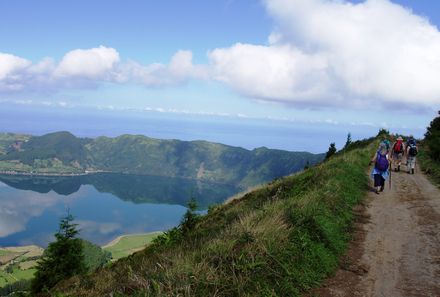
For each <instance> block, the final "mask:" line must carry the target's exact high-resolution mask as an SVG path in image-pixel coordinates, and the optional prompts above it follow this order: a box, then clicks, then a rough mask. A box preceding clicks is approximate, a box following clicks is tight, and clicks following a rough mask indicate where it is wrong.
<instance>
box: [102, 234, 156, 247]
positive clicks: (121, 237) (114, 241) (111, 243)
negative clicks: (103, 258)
mask: <svg viewBox="0 0 440 297" xmlns="http://www.w3.org/2000/svg"><path fill="white" fill-rule="evenodd" d="M161 233H163V231H152V232H147V233H133V234H123V235H119V236H118V237H116V238H115V239H113V240H111V241H109V242H108V243H106V244H105V245H102V246H101V248H102V249H105V248H111V247H112V246H115V245H117V244H118V243H119V242H120V241H121V240H122V239H124V238H127V237H132V236H146V235H153V234H161Z"/></svg>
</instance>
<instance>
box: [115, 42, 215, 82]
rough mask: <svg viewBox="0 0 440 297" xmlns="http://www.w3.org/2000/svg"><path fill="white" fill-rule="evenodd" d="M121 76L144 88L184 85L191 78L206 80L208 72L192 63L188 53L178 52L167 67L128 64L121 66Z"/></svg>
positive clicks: (135, 63)
mask: <svg viewBox="0 0 440 297" xmlns="http://www.w3.org/2000/svg"><path fill="white" fill-rule="evenodd" d="M122 76H123V77H125V80H128V81H135V82H138V83H140V84H143V85H145V86H152V87H161V86H169V85H176V84H181V83H185V82H186V81H187V80H189V79H191V78H198V79H206V78H207V77H208V72H207V68H206V66H202V65H194V64H193V63H192V53H191V52H190V51H178V52H177V53H176V54H174V56H173V57H172V58H171V61H170V63H169V64H168V65H164V64H159V63H154V64H150V65H146V66H144V65H140V64H139V63H137V62H134V61H132V62H129V63H127V64H125V65H123V75H122Z"/></svg>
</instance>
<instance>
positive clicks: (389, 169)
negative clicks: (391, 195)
mask: <svg viewBox="0 0 440 297" xmlns="http://www.w3.org/2000/svg"><path fill="white" fill-rule="evenodd" d="M388 171H389V172H390V180H389V182H388V183H389V185H390V189H391V171H392V170H391V163H390V167H389V168H388Z"/></svg>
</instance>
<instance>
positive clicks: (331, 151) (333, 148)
mask: <svg viewBox="0 0 440 297" xmlns="http://www.w3.org/2000/svg"><path fill="white" fill-rule="evenodd" d="M335 153H336V144H335V143H334V142H332V143H330V146H329V148H328V151H327V153H326V154H325V159H326V160H327V159H328V158H330V157H331V156H333V155H334V154H335Z"/></svg>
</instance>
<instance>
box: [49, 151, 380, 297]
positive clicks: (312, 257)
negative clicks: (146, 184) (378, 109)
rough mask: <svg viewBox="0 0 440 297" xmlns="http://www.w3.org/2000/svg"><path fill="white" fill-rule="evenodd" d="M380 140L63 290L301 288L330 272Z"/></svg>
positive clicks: (138, 292) (250, 291) (228, 292)
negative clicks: (180, 236)
mask: <svg viewBox="0 0 440 297" xmlns="http://www.w3.org/2000/svg"><path fill="white" fill-rule="evenodd" d="M376 145H377V143H374V144H370V145H368V146H367V147H361V148H356V149H354V150H351V151H350V152H348V153H345V154H339V155H337V156H334V157H333V158H331V159H330V160H329V161H328V162H325V163H323V164H321V165H318V166H316V167H313V168H311V169H309V170H307V171H305V172H303V173H301V174H298V175H295V176H289V177H286V178H283V179H279V180H276V181H274V182H272V183H271V184H269V185H267V186H265V187H262V188H261V189H258V190H255V191H253V192H251V193H248V194H246V195H245V196H243V197H242V198H241V199H237V200H234V201H232V202H230V203H229V204H226V205H223V206H220V207H217V208H215V209H213V210H211V211H210V212H209V214H208V215H206V216H205V217H204V218H203V219H202V220H201V221H200V222H199V223H198V225H197V226H196V228H195V229H194V230H193V231H192V232H191V233H189V234H188V235H187V236H185V237H184V238H183V239H177V240H172V239H173V236H172V233H168V234H165V235H164V236H163V239H164V240H163V241H162V243H161V244H159V243H156V244H152V245H150V246H149V247H148V248H146V249H145V250H143V251H142V252H138V253H135V254H133V255H132V256H130V257H128V258H125V259H121V260H120V261H118V262H116V263H114V264H113V265H112V266H111V267H110V268H106V269H102V270H100V271H98V272H96V273H95V274H92V275H89V276H87V277H76V278H73V279H71V280H68V281H66V282H64V283H62V284H59V285H58V287H57V288H56V290H59V291H61V292H63V294H65V295H68V296H105V295H107V294H110V293H113V294H114V296H118V294H119V295H127V294H133V295H135V296H214V295H215V296H255V292H259V293H258V294H259V296H300V295H301V294H302V293H303V292H305V291H307V290H308V289H309V288H311V287H314V286H316V285H318V284H319V282H320V281H321V280H322V279H323V278H325V277H326V276H328V275H329V274H331V273H332V272H333V271H334V270H335V269H336V267H337V265H338V258H339V257H340V256H341V255H342V254H343V252H344V250H345V247H346V244H347V242H348V240H349V239H350V230H351V222H352V218H353V214H352V207H353V206H354V205H356V204H357V203H359V201H360V200H361V199H362V197H363V196H364V195H365V191H366V189H367V184H368V178H367V176H366V174H365V170H366V168H367V166H368V162H369V160H370V157H371V155H372V154H373V152H374V149H375V148H376Z"/></svg>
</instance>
